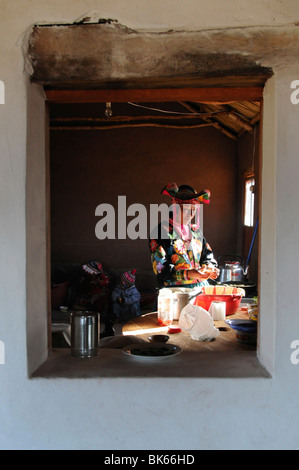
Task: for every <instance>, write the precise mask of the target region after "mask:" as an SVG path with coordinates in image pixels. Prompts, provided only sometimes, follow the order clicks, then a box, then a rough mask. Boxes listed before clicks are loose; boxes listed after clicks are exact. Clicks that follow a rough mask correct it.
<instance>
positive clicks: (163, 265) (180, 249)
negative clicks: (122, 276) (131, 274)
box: [149, 220, 217, 287]
mask: <svg viewBox="0 0 299 470" xmlns="http://www.w3.org/2000/svg"><path fill="white" fill-rule="evenodd" d="M190 229H191V230H190V237H189V238H190V241H185V240H183V239H182V235H181V234H180V233H179V231H178V230H177V229H176V228H175V227H174V225H173V223H172V220H170V222H169V227H167V224H163V222H162V223H161V224H159V226H158V227H157V228H156V230H155V233H154V234H151V235H153V236H151V237H150V240H149V246H150V251H151V262H152V267H153V270H154V273H155V274H156V276H157V279H158V285H159V287H171V286H186V287H192V286H194V285H200V284H201V282H200V281H198V280H197V279H192V278H190V279H188V277H187V272H188V271H190V270H191V269H200V268H201V267H202V266H204V265H208V264H213V265H215V266H217V262H216V260H215V259H214V255H213V252H212V249H211V247H210V245H209V244H208V243H207V241H206V239H205V238H204V237H203V235H202V232H201V230H199V229H197V228H195V226H194V225H191V226H190Z"/></svg>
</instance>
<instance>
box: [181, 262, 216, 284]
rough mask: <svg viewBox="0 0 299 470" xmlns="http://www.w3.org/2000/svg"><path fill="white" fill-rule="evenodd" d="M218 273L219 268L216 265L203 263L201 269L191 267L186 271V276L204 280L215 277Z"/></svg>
mask: <svg viewBox="0 0 299 470" xmlns="http://www.w3.org/2000/svg"><path fill="white" fill-rule="evenodd" d="M219 274H220V270H219V269H218V268H216V266H214V265H212V264H210V265H205V266H203V267H202V268H201V269H199V270H196V269H191V270H190V271H188V278H191V277H192V278H193V279H196V280H198V281H205V280H207V279H217V277H218V276H219Z"/></svg>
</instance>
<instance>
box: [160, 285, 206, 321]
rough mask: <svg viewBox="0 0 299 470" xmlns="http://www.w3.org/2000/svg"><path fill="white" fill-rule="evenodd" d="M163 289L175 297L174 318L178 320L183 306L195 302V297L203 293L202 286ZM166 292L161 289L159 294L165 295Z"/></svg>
mask: <svg viewBox="0 0 299 470" xmlns="http://www.w3.org/2000/svg"><path fill="white" fill-rule="evenodd" d="M161 290H163V291H164V292H166V293H168V294H169V296H170V297H171V298H172V299H173V320H178V319H179V317H180V313H181V311H182V310H183V308H184V307H186V305H188V304H190V303H193V302H194V300H195V298H196V297H197V296H198V295H199V294H200V293H201V291H202V288H201V287H194V288H188V287H166V288H164V289H161ZM164 292H161V291H160V294H159V295H161V294H162V295H163V293H164Z"/></svg>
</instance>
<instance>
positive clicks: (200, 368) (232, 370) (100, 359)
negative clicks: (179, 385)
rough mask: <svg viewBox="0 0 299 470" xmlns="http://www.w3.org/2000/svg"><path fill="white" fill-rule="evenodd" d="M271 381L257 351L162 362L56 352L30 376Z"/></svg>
mask: <svg viewBox="0 0 299 470" xmlns="http://www.w3.org/2000/svg"><path fill="white" fill-rule="evenodd" d="M124 377H125V378H171V377H178V378H188V377H190V378H236V379H237V378H270V377H271V376H270V374H269V373H268V372H267V371H266V370H265V369H264V367H263V366H262V365H261V364H260V362H259V360H258V358H257V355H256V351H246V350H244V351H227V352H224V351H204V352H193V351H182V352H181V353H180V354H179V355H177V356H175V357H171V358H167V359H165V360H164V361H160V362H156V363H155V362H144V361H142V360H141V359H136V358H131V357H127V356H126V355H125V354H124V353H123V352H122V351H121V350H117V349H113V350H112V349H101V350H99V353H98V355H97V356H95V357H92V358H88V359H78V358H75V357H73V356H72V355H71V354H70V350H69V349H64V348H61V349H53V350H52V351H51V353H50V354H49V356H48V358H47V360H46V361H45V362H44V364H42V365H41V366H40V367H39V368H38V369H37V370H36V371H35V372H34V373H33V374H32V376H31V378H32V379H34V378H49V379H51V378H68V379H93V378H96V379H97V378H124Z"/></svg>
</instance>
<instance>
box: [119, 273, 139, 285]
mask: <svg viewBox="0 0 299 470" xmlns="http://www.w3.org/2000/svg"><path fill="white" fill-rule="evenodd" d="M135 273H136V269H133V270H132V271H127V272H125V273H123V274H122V275H121V280H122V281H123V283H124V284H125V285H126V286H133V285H134V284H135Z"/></svg>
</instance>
